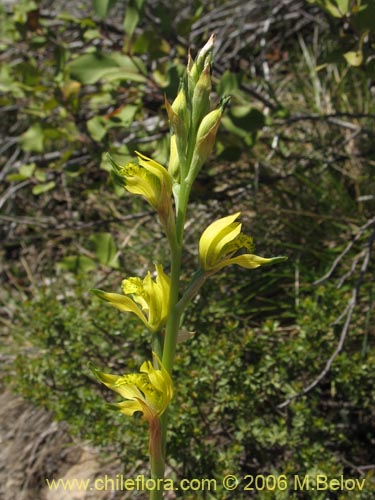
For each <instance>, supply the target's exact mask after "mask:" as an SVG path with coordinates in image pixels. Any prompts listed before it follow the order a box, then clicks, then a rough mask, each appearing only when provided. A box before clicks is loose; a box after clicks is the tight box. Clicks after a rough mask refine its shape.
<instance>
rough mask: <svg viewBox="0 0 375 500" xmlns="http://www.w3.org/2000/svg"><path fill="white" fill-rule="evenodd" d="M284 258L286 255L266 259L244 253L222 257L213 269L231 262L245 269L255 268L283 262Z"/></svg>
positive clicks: (285, 258) (220, 267)
mask: <svg viewBox="0 0 375 500" xmlns="http://www.w3.org/2000/svg"><path fill="white" fill-rule="evenodd" d="M284 260H287V257H271V258H270V259H266V258H264V257H259V256H258V255H252V254H249V253H246V254H243V255H238V256H237V257H232V258H231V259H224V260H223V261H221V262H220V263H219V264H218V265H217V267H215V270H219V269H222V268H223V267H226V266H230V265H231V264H237V265H238V266H240V267H244V268H245V269H256V268H257V267H260V266H269V265H271V264H277V263H278V262H283V261H284Z"/></svg>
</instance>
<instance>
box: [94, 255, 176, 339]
mask: <svg viewBox="0 0 375 500" xmlns="http://www.w3.org/2000/svg"><path fill="white" fill-rule="evenodd" d="M155 268H156V272H157V277H156V280H155V281H154V280H153V279H152V278H151V273H150V271H149V272H148V274H147V276H146V277H145V278H144V279H143V280H142V279H141V278H128V279H125V280H123V282H122V290H123V292H124V294H125V295H121V294H119V293H108V292H104V291H103V290H92V291H93V292H94V293H95V295H97V296H98V297H99V298H100V299H102V300H105V301H107V302H109V303H110V304H111V305H112V306H113V307H116V308H117V309H119V310H120V311H127V312H132V313H134V314H136V315H137V316H138V318H139V319H140V320H141V321H143V323H144V324H145V325H146V326H147V328H149V329H150V330H151V331H152V332H157V331H159V330H160V329H161V328H162V327H163V326H164V325H165V323H166V321H167V314H168V308H169V289H170V278H169V276H167V275H166V274H165V273H164V271H163V266H161V265H160V264H156V265H155ZM126 295H131V296H132V298H130V297H127V296H126Z"/></svg>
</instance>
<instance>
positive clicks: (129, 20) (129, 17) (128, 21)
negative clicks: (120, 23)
mask: <svg viewBox="0 0 375 500" xmlns="http://www.w3.org/2000/svg"><path fill="white" fill-rule="evenodd" d="M144 3H145V0H130V1H129V3H128V7H127V9H126V13H125V18H124V30H125V33H126V34H127V35H128V36H132V35H133V33H134V31H135V28H136V27H137V26H138V22H139V18H140V16H141V11H142V7H143V4H144Z"/></svg>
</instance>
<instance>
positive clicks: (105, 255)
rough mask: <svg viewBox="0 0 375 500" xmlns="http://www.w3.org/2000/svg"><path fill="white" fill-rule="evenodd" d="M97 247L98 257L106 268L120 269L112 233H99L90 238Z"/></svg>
mask: <svg viewBox="0 0 375 500" xmlns="http://www.w3.org/2000/svg"><path fill="white" fill-rule="evenodd" d="M90 240H91V241H92V242H94V245H95V247H96V255H97V257H98V260H99V262H100V263H101V264H103V265H104V266H109V267H112V268H114V269H118V268H119V267H120V265H119V260H118V256H117V247H116V243H115V241H114V239H113V237H112V235H111V233H97V234H93V235H92V236H91V237H90Z"/></svg>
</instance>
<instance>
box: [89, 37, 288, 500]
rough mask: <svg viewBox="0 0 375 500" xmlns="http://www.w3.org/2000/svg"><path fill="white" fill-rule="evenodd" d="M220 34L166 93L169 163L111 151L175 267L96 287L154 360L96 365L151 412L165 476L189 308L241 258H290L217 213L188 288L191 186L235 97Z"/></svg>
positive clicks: (156, 463) (131, 408)
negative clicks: (218, 48)
mask: <svg viewBox="0 0 375 500" xmlns="http://www.w3.org/2000/svg"><path fill="white" fill-rule="evenodd" d="M214 40H215V37H214V36H213V35H212V36H211V37H210V39H209V40H208V42H207V43H206V45H205V46H204V47H203V48H202V49H201V51H200V52H199V53H198V55H197V57H196V59H195V60H193V59H192V58H191V56H190V54H189V58H188V63H187V70H186V75H185V77H184V78H183V79H182V80H181V84H180V88H179V91H178V95H177V97H176V99H175V100H174V101H173V102H172V104H170V103H169V102H168V101H167V100H166V101H165V107H166V111H167V114H168V118H169V123H170V128H171V135H170V158H169V164H168V168H165V167H164V166H163V165H161V164H160V163H158V162H157V161H155V160H153V159H151V158H148V157H147V156H145V155H144V154H143V153H139V152H136V155H137V157H138V163H128V164H127V165H124V166H121V165H119V164H117V163H116V162H115V161H114V160H113V159H111V158H110V160H111V163H112V176H113V178H114V180H115V181H116V182H117V183H118V184H120V185H121V186H122V187H124V188H125V189H126V190H127V191H128V192H130V193H132V194H133V195H140V196H142V197H143V198H144V199H145V200H146V201H147V202H148V203H149V205H151V207H152V208H153V209H154V210H155V212H156V213H157V215H158V218H159V221H160V223H161V225H162V227H163V229H164V232H165V235H166V238H167V241H168V244H169V250H170V274H169V275H168V274H167V273H166V272H165V271H164V269H163V266H162V265H161V264H155V277H153V276H152V274H151V272H150V271H149V272H148V274H147V275H146V277H145V278H143V279H142V278H139V277H129V278H126V279H125V280H123V282H122V292H123V293H122V294H119V293H112V292H105V291H103V290H93V292H94V293H95V294H96V296H97V297H99V298H100V299H101V300H104V301H105V302H107V303H109V304H110V305H111V306H112V307H115V308H116V309H118V310H120V311H121V312H125V313H128V312H130V313H133V314H135V315H136V316H137V317H138V318H139V320H140V321H142V323H143V324H144V326H145V327H146V328H147V329H148V330H149V332H150V335H151V344H152V351H153V354H152V361H145V362H144V363H143V364H142V366H141V368H140V373H137V374H127V375H122V376H117V375H112V374H107V373H103V372H101V371H100V370H98V369H96V368H93V371H94V374H95V376H96V378H97V379H98V380H99V381H100V382H101V383H103V384H104V385H106V386H107V387H108V388H109V389H112V390H113V391H115V392H117V393H118V394H119V395H120V396H121V397H122V398H124V399H123V401H121V402H119V403H114V404H113V405H112V406H114V407H116V408H117V409H119V410H120V411H121V412H122V413H123V414H125V415H128V416H131V415H133V414H134V413H135V412H141V413H142V414H143V419H144V420H146V421H147V423H148V429H149V454H150V465H151V476H152V478H153V479H156V480H161V483H162V480H163V479H164V474H165V462H166V449H167V448H166V447H167V428H168V409H169V405H170V402H171V400H172V398H173V391H174V388H173V387H174V385H173V382H172V378H173V367H174V362H175V356H176V346H177V343H178V337H179V332H181V327H182V325H181V318H182V317H183V313H184V311H185V310H186V308H187V307H188V306H189V304H190V303H191V301H192V299H193V298H194V297H195V296H196V295H197V294H198V292H199V290H200V289H201V287H202V286H203V285H204V283H205V282H206V280H207V279H209V278H210V277H211V276H212V275H213V274H215V273H217V272H219V271H220V270H221V269H222V268H223V267H226V266H229V265H232V264H236V265H239V266H241V267H243V268H245V269H254V268H257V267H259V266H261V265H270V264H274V263H277V262H280V261H282V260H284V259H285V258H284V257H274V258H264V257H259V256H257V255H254V254H252V253H248V252H250V251H252V250H253V241H252V238H250V237H249V236H246V235H244V234H243V233H242V231H241V228H242V226H241V223H239V222H238V221H237V219H238V217H239V215H240V213H239V212H238V213H235V214H233V215H228V216H226V217H223V218H221V219H218V220H216V221H215V222H213V223H212V224H210V225H209V226H208V227H207V228H206V229H205V230H204V231H203V234H202V236H201V238H200V241H199V245H198V250H199V252H198V253H199V268H198V270H197V272H196V273H195V274H194V275H193V277H192V279H191V281H190V284H188V286H187V287H186V289H185V290H183V289H182V280H181V270H182V263H183V250H184V227H185V220H186V214H187V209H188V202H189V196H190V191H191V188H192V185H193V182H194V180H195V178H196V177H197V175H198V174H199V171H200V169H201V168H202V166H203V164H204V163H205V162H206V161H207V159H208V157H209V156H210V154H211V152H212V150H213V147H214V143H215V139H216V134H217V131H218V129H219V126H220V121H221V117H222V114H223V112H224V110H225V107H226V106H227V105H228V103H229V97H224V98H223V99H222V100H221V103H220V104H219V106H218V107H217V108H216V109H211V108H212V106H211V101H210V93H211V85H212V84H211V64H212V53H213V47H214ZM244 250H245V252H247V253H244V252H243V251H244ZM162 498H163V488H162V487H160V488H157V489H155V490H153V491H151V492H150V499H151V500H162Z"/></svg>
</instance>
